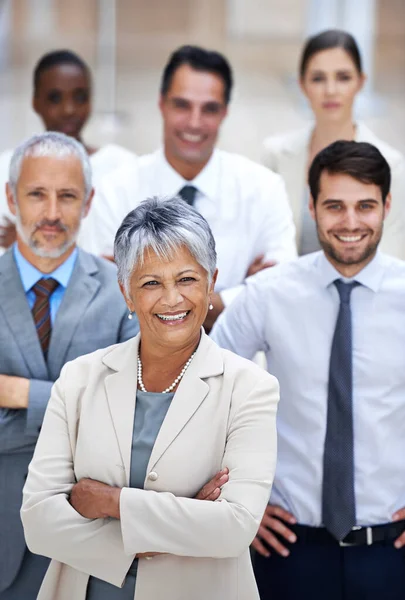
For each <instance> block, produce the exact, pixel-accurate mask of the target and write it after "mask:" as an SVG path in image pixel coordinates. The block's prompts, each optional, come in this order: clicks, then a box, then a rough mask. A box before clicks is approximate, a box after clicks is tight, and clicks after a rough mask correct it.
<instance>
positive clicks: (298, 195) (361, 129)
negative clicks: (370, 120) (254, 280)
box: [263, 122, 405, 259]
mask: <svg viewBox="0 0 405 600" xmlns="http://www.w3.org/2000/svg"><path fill="white" fill-rule="evenodd" d="M312 131H313V125H312V124H311V125H308V126H307V127H305V128H303V129H299V130H298V131H294V132H291V133H287V134H283V135H274V136H270V137H268V138H266V139H265V141H264V143H263V163H264V164H265V165H266V166H267V167H269V169H271V170H272V171H275V172H276V173H279V174H280V175H281V176H282V177H283V179H284V182H285V184H286V188H287V195H288V199H289V201H290V205H291V209H292V212H293V217H294V223H295V228H296V232H297V244H298V245H299V241H300V238H301V226H302V202H303V199H304V193H305V185H306V180H307V172H306V169H307V161H308V146H309V142H310V138H311V135H312ZM355 139H356V142H369V143H370V144H373V145H374V146H376V147H377V148H378V149H379V150H380V152H381V154H382V155H383V156H384V157H385V159H386V160H387V162H388V164H389V165H390V167H391V195H392V207H391V211H390V214H389V215H388V217H387V219H386V222H385V224H384V234H383V237H382V240H381V244H380V249H381V250H382V251H383V252H386V253H387V254H390V255H391V256H396V257H397V258H401V259H405V160H404V157H403V156H402V154H401V153H400V152H398V150H395V148H392V147H391V146H389V145H388V144H386V143H385V142H383V141H382V140H380V139H379V138H378V137H377V136H376V135H374V133H373V132H372V131H371V130H370V129H369V128H368V127H366V125H364V123H362V122H359V123H358V124H357V125H356V138H355Z"/></svg>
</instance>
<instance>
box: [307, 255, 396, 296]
mask: <svg viewBox="0 0 405 600" xmlns="http://www.w3.org/2000/svg"><path fill="white" fill-rule="evenodd" d="M317 265H318V273H319V278H320V281H321V284H322V285H323V286H324V287H328V286H329V285H331V284H332V283H333V282H334V281H336V279H343V280H344V281H347V280H346V278H344V277H343V276H342V275H341V273H339V271H337V269H335V267H334V266H333V265H332V264H331V263H330V262H329V260H328V259H327V258H326V256H325V253H324V252H319V253H318V257H317ZM384 272H385V269H384V256H383V255H382V254H381V253H380V252H379V251H377V253H376V255H375V256H374V258H373V260H371V261H370V262H369V263H368V265H366V266H365V267H364V269H362V270H361V271H360V272H359V273H357V275H356V276H355V277H352V279H351V280H352V281H357V282H358V283H360V284H361V285H364V286H365V287H368V288H369V289H370V290H372V291H373V292H378V290H379V289H380V286H381V282H382V279H383V277H384Z"/></svg>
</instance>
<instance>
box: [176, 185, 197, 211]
mask: <svg viewBox="0 0 405 600" xmlns="http://www.w3.org/2000/svg"><path fill="white" fill-rule="evenodd" d="M196 193H197V188H196V187H194V186H193V185H185V186H184V187H183V188H181V190H180V191H179V196H180V197H181V198H183V200H184V201H185V202H187V204H189V205H190V206H193V204H194V200H195V195H196Z"/></svg>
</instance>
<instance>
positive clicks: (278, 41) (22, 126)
mask: <svg viewBox="0 0 405 600" xmlns="http://www.w3.org/2000/svg"><path fill="white" fill-rule="evenodd" d="M7 1H8V2H9V4H10V5H11V17H10V26H9V28H8V29H7V31H9V33H10V35H9V41H8V44H7V42H5V44H6V45H4V43H3V56H5V59H4V60H3V62H6V64H5V66H4V67H3V70H2V71H1V73H0V85H1V94H0V125H1V131H2V136H1V141H0V150H2V149H5V148H9V147H10V146H13V145H14V144H15V143H17V142H18V141H19V140H21V139H22V138H24V137H26V136H27V135H29V134H31V133H34V132H36V131H37V130H38V129H40V125H39V122H38V120H37V118H36V116H35V115H34V113H33V112H32V110H31V108H30V94H31V72H32V68H33V65H34V63H35V61H36V59H37V58H38V57H39V56H41V54H43V53H44V52H46V51H48V50H50V49H54V48H61V47H69V48H72V49H74V50H76V51H78V52H79V53H81V54H82V55H83V56H84V57H85V58H86V59H87V60H88V61H89V63H90V64H91V66H92V67H93V69H94V74H95V82H96V86H95V87H96V101H95V112H94V117H93V119H92V121H91V123H90V124H89V126H88V130H87V132H86V136H85V137H86V140H87V141H88V142H89V143H94V144H101V143H104V142H106V141H109V140H116V141H117V142H119V143H122V144H123V145H126V146H128V147H129V148H131V149H133V150H135V151H137V152H138V153H143V152H147V151H150V150H153V149H154V148H155V147H156V146H157V145H158V144H159V141H160V131H161V124H160V117H159V113H158V110H157V90H158V84H159V77H160V73H161V70H162V67H163V65H164V62H165V60H166V58H167V56H168V54H169V52H170V51H171V50H173V49H174V48H176V47H177V46H179V45H181V44H183V43H189V42H191V43H198V44H201V45H205V46H207V47H213V48H217V49H219V50H221V51H223V52H224V53H225V54H226V55H227V56H228V57H229V59H230V60H231V62H232V64H233V66H234V69H235V80H236V87H235V93H234V98H233V102H232V106H231V111H230V115H229V117H228V120H227V122H226V124H225V125H224V128H223V132H222V136H221V141H220V144H221V146H222V147H223V148H226V149H230V150H234V151H237V152H242V153H245V154H246V155H248V156H250V157H252V158H258V157H259V155H260V145H261V141H262V139H263V137H264V136H265V135H268V134H271V133H273V132H274V133H275V132H280V131H284V130H288V129H293V128H295V127H296V126H299V125H300V124H302V123H304V122H305V121H306V119H307V118H308V113H307V111H306V109H305V103H304V101H303V99H302V98H301V97H300V95H299V93H298V90H297V87H296V84H295V68H296V63H297V60H298V53H299V48H300V45H301V43H302V39H303V38H304V35H305V31H304V29H305V19H304V17H305V11H306V8H307V7H306V5H307V2H306V0H288V1H287V0H266V2H267V3H268V5H266V15H267V16H268V15H270V14H271V15H273V16H274V18H273V19H269V27H268V28H266V27H263V26H262V27H261V28H260V31H259V32H258V33H257V35H254V34H253V33H252V30H254V29H255V27H256V29H257V24H258V23H260V15H259V14H257V13H254V11H255V10H256V11H257V10H259V8H260V5H262V6H264V5H263V1H264V0H251V1H250V6H251V7H252V11H253V12H252V13H251V17H252V21H251V23H250V25H251V27H250V29H249V28H247V29H249V32H248V34H247V35H245V36H242V38H237V37H236V36H235V35H232V34H231V33H229V31H232V30H233V26H232V18H231V13H230V7H231V5H232V0H164V1H163V0H117V2H116V5H117V26H116V31H117V43H116V52H117V64H118V69H117V77H116V82H117V85H116V108H117V110H118V111H119V114H120V117H121V118H120V120H119V123H118V127H116V128H112V127H111V121H110V120H109V119H106V118H105V115H104V114H103V110H104V109H105V108H108V102H109V94H108V93H107V92H108V90H109V88H108V84H107V83H106V82H105V80H103V74H104V75H105V73H106V71H105V68H104V69H103V68H100V66H98V60H97V56H98V50H99V46H98V43H97V39H98V38H97V23H98V7H100V6H105V7H107V9H108V6H109V5H110V6H111V3H112V0H104V1H102V0H98V1H97V0H86V1H85V2H83V1H82V0H69V2H66V0H6V2H7ZM320 1H322V0H320ZM271 4H272V5H273V7H272V8H274V10H272V11H270V12H269V6H270V5H271ZM376 4H377V43H376V52H375V63H376V74H375V88H376V90H375V91H376V92H377V96H378V98H377V99H378V102H373V103H372V110H371V113H372V114H371V115H370V114H368V116H367V119H366V120H367V122H368V123H369V124H370V125H371V126H372V128H373V129H374V130H375V132H376V133H377V134H379V135H380V136H381V137H383V138H384V139H385V140H386V141H388V142H389V143H391V144H393V145H395V146H396V147H397V148H399V149H401V150H402V151H405V113H404V110H403V106H404V98H405V31H404V29H403V27H402V26H401V23H402V24H403V23H404V22H405V2H404V1H403V0H380V1H379V2H377V3H376ZM108 23H111V19H107V24H108ZM255 23H256V25H255ZM266 31H268V34H266ZM101 47H102V49H103V52H104V53H105V52H106V51H107V52H108V44H107V38H106V37H104V38H103V45H102V46H101ZM7 48H8V52H5V50H7ZM0 51H1V47H0ZM7 54H8V59H7ZM103 60H104V63H103V64H104V66H105V60H106V58H104V59H103ZM7 61H8V62H7ZM106 86H107V87H106ZM368 112H369V111H368Z"/></svg>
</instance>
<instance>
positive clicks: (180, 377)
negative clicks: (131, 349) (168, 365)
mask: <svg viewBox="0 0 405 600" xmlns="http://www.w3.org/2000/svg"><path fill="white" fill-rule="evenodd" d="M196 352H197V350H194V352H193V354H192V355H191V356H190V358H189V359H188V361H187V362H186V364H185V365H184V367H183V368H182V370H181V372H180V375H179V376H178V377H176V379H175V380H174V381H173V383H172V385H169V387H167V388H166V389H165V390H163V392H161V393H162V394H168V393H169V392H171V391H172V390H174V388H175V387H176V385H177V384H178V383H179V381H181V379H182V378H183V376H184V373H185V372H186V371H187V369H188V368H189V366H190V364H191V361H192V360H193V358H194V356H195V353H196ZM138 383H139V387H140V388H141V390H142V392H147V391H148V390H147V389H146V388H145V386H144V385H143V381H142V362H141V355H140V354H139V352H138Z"/></svg>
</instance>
